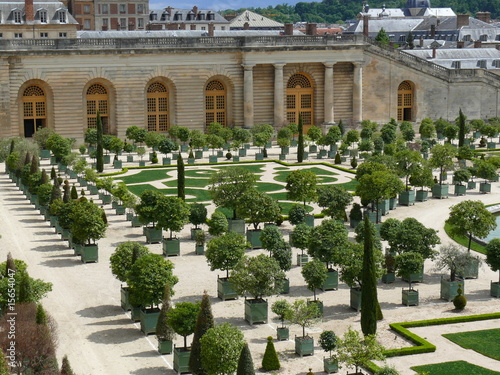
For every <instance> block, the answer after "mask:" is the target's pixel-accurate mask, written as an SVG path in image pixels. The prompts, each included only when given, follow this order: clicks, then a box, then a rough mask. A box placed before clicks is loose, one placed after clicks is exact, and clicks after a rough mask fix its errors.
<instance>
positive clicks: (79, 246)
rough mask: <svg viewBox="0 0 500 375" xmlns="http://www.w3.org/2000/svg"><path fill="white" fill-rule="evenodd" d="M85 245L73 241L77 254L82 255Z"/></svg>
mask: <svg viewBox="0 0 500 375" xmlns="http://www.w3.org/2000/svg"><path fill="white" fill-rule="evenodd" d="M84 246H85V245H83V244H81V243H73V249H74V250H75V255H79V256H80V255H82V253H83V247H84Z"/></svg>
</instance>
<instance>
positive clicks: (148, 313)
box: [140, 309, 160, 335]
mask: <svg viewBox="0 0 500 375" xmlns="http://www.w3.org/2000/svg"><path fill="white" fill-rule="evenodd" d="M140 316H141V331H142V332H143V333H144V334H145V335H149V334H150V333H155V332H156V324H157V323H158V317H159V316H160V309H142V310H141V314H140Z"/></svg>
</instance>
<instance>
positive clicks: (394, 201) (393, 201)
mask: <svg viewBox="0 0 500 375" xmlns="http://www.w3.org/2000/svg"><path fill="white" fill-rule="evenodd" d="M397 205H398V201H397V199H396V198H389V210H395V209H396V207H397Z"/></svg>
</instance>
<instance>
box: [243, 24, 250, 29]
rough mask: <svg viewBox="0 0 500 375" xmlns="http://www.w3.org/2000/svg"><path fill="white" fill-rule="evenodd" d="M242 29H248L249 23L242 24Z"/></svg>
mask: <svg viewBox="0 0 500 375" xmlns="http://www.w3.org/2000/svg"><path fill="white" fill-rule="evenodd" d="M243 30H250V24H249V23H248V22H245V23H244V24H243Z"/></svg>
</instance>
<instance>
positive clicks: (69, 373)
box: [60, 355, 74, 375]
mask: <svg viewBox="0 0 500 375" xmlns="http://www.w3.org/2000/svg"><path fill="white" fill-rule="evenodd" d="M60 375H74V372H73V369H72V368H71V365H70V364H69V359H68V356H67V355H65V356H64V357H63V359H62V366H61V374H60Z"/></svg>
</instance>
